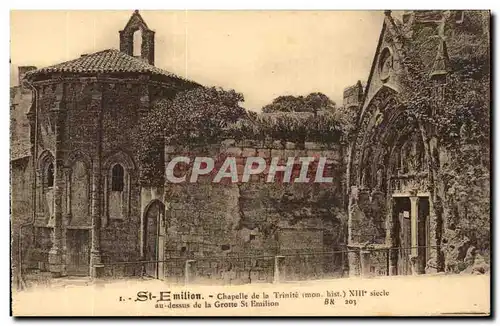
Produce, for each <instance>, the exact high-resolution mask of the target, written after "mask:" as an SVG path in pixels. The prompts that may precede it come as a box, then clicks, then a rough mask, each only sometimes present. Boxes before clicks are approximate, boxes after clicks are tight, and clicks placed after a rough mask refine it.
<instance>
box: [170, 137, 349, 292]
mask: <svg viewBox="0 0 500 326" xmlns="http://www.w3.org/2000/svg"><path fill="white" fill-rule="evenodd" d="M299 148H301V149H299ZM176 156H188V157H191V158H192V159H191V162H193V160H194V157H196V156H204V157H211V158H214V159H215V160H216V162H218V161H219V162H220V163H222V162H223V161H224V158H225V157H234V158H236V162H237V169H238V174H239V176H240V178H239V181H241V175H242V172H243V168H244V163H245V159H246V158H247V157H252V156H260V157H263V158H264V159H265V160H266V162H267V164H268V165H267V166H269V163H270V160H271V158H272V157H280V158H283V159H284V160H282V161H280V163H279V165H284V164H285V163H286V158H288V157H305V156H310V157H315V156H316V157H317V156H322V157H326V158H327V164H326V168H325V172H324V174H323V175H324V176H325V177H327V176H332V177H333V182H332V183H323V184H314V183H283V182H280V181H278V180H279V177H280V173H279V172H278V173H277V180H275V181H274V182H272V183H267V182H266V179H265V178H266V176H267V172H268V169H266V170H265V171H264V172H263V173H262V174H259V175H253V176H251V179H250V180H249V182H247V183H243V182H237V183H231V182H230V181H231V180H230V178H224V179H222V180H221V183H213V182H212V178H213V176H214V174H212V175H208V176H200V177H199V178H198V182H197V183H189V182H185V183H177V184H175V183H168V181H167V183H166V184H165V202H166V203H168V207H169V208H168V209H167V216H166V220H167V229H166V233H167V236H166V239H167V240H166V244H165V258H167V259H168V258H182V259H184V260H185V259H193V260H196V263H195V264H196V266H195V267H194V268H195V270H196V275H197V277H198V279H210V280H211V282H213V281H220V282H226V283H227V282H228V281H229V282H232V283H234V282H248V281H251V282H256V281H269V278H272V273H273V266H274V265H273V264H274V261H273V259H274V258H273V257H274V256H276V255H280V254H287V255H297V254H302V256H297V257H295V260H294V259H292V258H289V259H287V260H285V262H284V265H283V267H282V268H283V270H284V271H285V270H288V271H289V273H285V274H286V275H288V277H289V278H301V277H304V276H317V277H320V276H321V275H324V274H326V273H330V274H333V273H335V272H337V273H340V271H342V262H341V261H340V260H338V261H337V260H335V259H334V257H332V255H330V257H328V258H327V257H326V256H322V255H319V254H318V255H316V256H314V255H313V256H308V258H304V257H305V256H304V254H305V253H309V254H310V253H320V252H325V251H334V250H336V249H338V248H339V247H341V246H342V244H343V243H344V239H343V232H342V230H343V228H342V227H343V225H342V223H343V222H342V221H341V219H342V217H341V215H342V212H343V198H342V180H343V173H344V168H343V164H342V149H341V147H340V145H330V146H327V145H320V144H316V143H306V144H305V145H304V144H303V146H299V145H297V144H294V143H287V144H281V143H280V142H265V143H264V142H262V143H259V142H252V141H242V142H236V141H234V140H227V141H224V142H223V143H222V144H220V145H209V146H201V147H197V148H183V147H175V146H167V147H166V164H168V162H169V161H170V160H171V159H172V158H174V157H176ZM216 166H217V163H216ZM176 167H179V168H178V169H176V171H175V173H174V174H175V175H179V176H181V175H183V174H186V175H187V180H189V177H190V170H189V169H190V167H188V166H185V167H184V169H183V168H181V167H182V164H180V165H177V166H176ZM217 171H218V169H217V168H216V171H215V173H216V172H217ZM313 176H314V175H313ZM293 179H294V177H292V180H293ZM250 256H252V257H253V258H251V257H250ZM242 257H246V258H242ZM255 257H258V258H255ZM326 259H328V260H331V261H335V264H326V265H323V262H324V260H326ZM306 260H308V261H306ZM332 265H335V266H332ZM300 266H302V267H300ZM311 266H313V267H314V268H312V269H311ZM182 268H183V265H182V264H180V265H178V266H177V268H172V266H170V267H168V266H165V275H166V276H167V277H168V278H174V279H175V278H177V279H178V278H179V275H180V274H182V273H183V269H182ZM292 271H293V273H292ZM176 273H177V274H176ZM172 274H176V275H172Z"/></svg>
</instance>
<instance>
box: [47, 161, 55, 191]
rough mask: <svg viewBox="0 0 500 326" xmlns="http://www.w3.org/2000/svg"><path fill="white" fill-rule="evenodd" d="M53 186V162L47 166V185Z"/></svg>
mask: <svg viewBox="0 0 500 326" xmlns="http://www.w3.org/2000/svg"><path fill="white" fill-rule="evenodd" d="M53 186H54V163H50V164H49V166H48V167H47V187H49V188H52V187H53Z"/></svg>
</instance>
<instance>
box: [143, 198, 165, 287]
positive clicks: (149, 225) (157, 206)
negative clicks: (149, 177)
mask: <svg viewBox="0 0 500 326" xmlns="http://www.w3.org/2000/svg"><path fill="white" fill-rule="evenodd" d="M143 218H144V223H143V225H144V230H143V234H144V236H143V244H142V245H143V252H144V261H146V263H145V265H144V272H145V274H146V276H149V277H153V278H159V279H163V277H164V270H163V265H164V264H163V260H164V257H165V205H164V204H163V203H162V202H161V201H159V200H157V199H155V200H152V201H151V202H150V203H149V204H148V205H147V206H146V209H145V210H144V216H143Z"/></svg>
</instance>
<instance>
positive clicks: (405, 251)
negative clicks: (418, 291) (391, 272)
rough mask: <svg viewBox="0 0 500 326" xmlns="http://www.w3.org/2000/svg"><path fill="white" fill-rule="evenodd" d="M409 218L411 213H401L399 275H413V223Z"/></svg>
mask: <svg viewBox="0 0 500 326" xmlns="http://www.w3.org/2000/svg"><path fill="white" fill-rule="evenodd" d="M409 217H410V212H409V211H405V212H401V213H399V225H400V229H399V259H398V274H399V275H411V263H410V255H411V221H410V218H409Z"/></svg>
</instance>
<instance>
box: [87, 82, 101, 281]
mask: <svg viewBox="0 0 500 326" xmlns="http://www.w3.org/2000/svg"><path fill="white" fill-rule="evenodd" d="M91 94H92V102H91V107H92V110H93V111H94V112H96V114H95V117H96V121H95V126H96V129H95V130H96V135H95V142H96V143H95V145H96V151H95V155H94V157H95V159H94V161H93V164H92V193H91V201H92V214H91V217H92V234H91V248H90V276H91V277H92V278H96V277H98V276H100V275H99V274H100V273H99V271H100V269H101V268H102V259H101V155H102V153H101V148H102V102H101V99H102V92H101V90H100V87H98V84H97V83H95V84H93V85H92V91H91Z"/></svg>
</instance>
